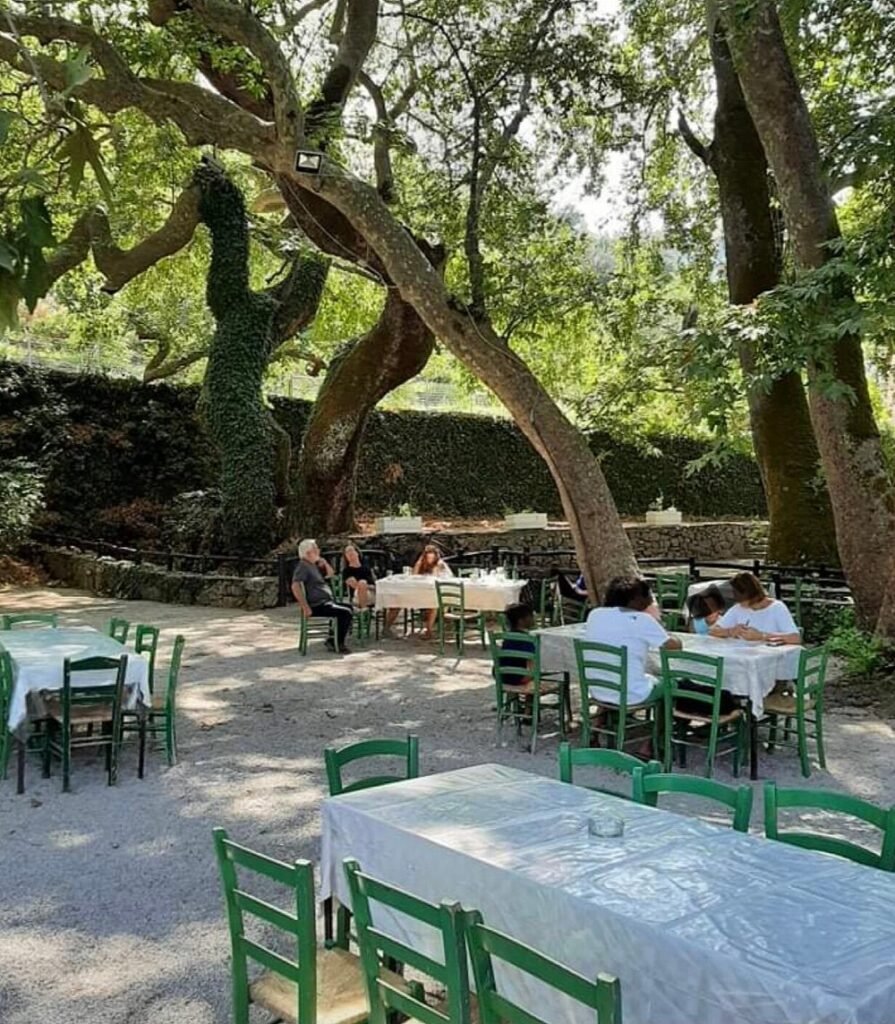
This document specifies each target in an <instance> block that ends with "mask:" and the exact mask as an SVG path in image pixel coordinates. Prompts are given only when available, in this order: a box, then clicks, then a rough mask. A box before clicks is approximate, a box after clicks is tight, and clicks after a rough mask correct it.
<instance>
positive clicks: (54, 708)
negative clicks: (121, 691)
mask: <svg viewBox="0 0 895 1024" xmlns="http://www.w3.org/2000/svg"><path fill="white" fill-rule="evenodd" d="M45 717H46V718H52V719H53V721H54V722H61V721H62V705H61V704H60V703H59V701H55V700H54V701H48V702H47V705H46V715H45ZM69 721H70V722H71V724H72V725H93V724H95V723H97V722H111V721H112V705H111V704H76V705H75V706H74V707H73V708H72V709H71V714H70V716H69Z"/></svg>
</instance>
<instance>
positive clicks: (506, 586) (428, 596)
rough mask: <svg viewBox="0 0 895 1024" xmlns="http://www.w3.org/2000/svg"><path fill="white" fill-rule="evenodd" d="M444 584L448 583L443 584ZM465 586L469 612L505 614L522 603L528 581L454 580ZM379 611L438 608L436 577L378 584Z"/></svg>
mask: <svg viewBox="0 0 895 1024" xmlns="http://www.w3.org/2000/svg"><path fill="white" fill-rule="evenodd" d="M442 582H444V580H442ZM454 582H460V583H462V584H463V586H464V595H465V599H466V609H467V611H475V612H477V611H483V612H502V611H503V610H504V608H506V606H507V605H508V604H513V603H514V602H516V601H518V600H519V595H520V593H521V592H522V588H523V587H524V586H525V584H526V583H527V582H528V581H527V580H511V579H506V578H504V579H501V578H500V577H496V576H486V577H485V578H484V579H481V580H473V579H467V578H466V577H464V578H463V579H462V580H456V579H455V580H454ZM376 607H377V608H437V607H438V598H437V596H436V594H435V577H434V576H386V578H385V579H382V580H377V581H376Z"/></svg>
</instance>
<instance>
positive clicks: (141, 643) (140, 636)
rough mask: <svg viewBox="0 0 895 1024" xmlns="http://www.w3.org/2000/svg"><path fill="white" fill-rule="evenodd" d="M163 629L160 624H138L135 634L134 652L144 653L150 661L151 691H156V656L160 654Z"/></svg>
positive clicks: (149, 677)
mask: <svg viewBox="0 0 895 1024" xmlns="http://www.w3.org/2000/svg"><path fill="white" fill-rule="evenodd" d="M160 633H161V630H160V629H159V628H158V626H147V625H145V624H144V623H140V624H138V625H137V632H136V634H135V635H134V653H135V654H144V655H145V656H146V660H147V661H148V662H149V676H148V679H149V692H150V693H155V657H156V654H158V640H159V635H160Z"/></svg>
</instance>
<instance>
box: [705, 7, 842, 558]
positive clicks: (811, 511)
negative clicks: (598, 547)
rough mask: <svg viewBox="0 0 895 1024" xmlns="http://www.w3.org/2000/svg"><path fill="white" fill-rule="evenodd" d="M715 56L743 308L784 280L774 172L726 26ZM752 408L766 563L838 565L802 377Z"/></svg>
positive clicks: (748, 349) (748, 361)
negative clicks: (766, 523) (766, 526)
mask: <svg viewBox="0 0 895 1024" xmlns="http://www.w3.org/2000/svg"><path fill="white" fill-rule="evenodd" d="M711 50H712V64H713V66H714V71H715V81H716V83H717V106H716V108H715V137H714V140H713V142H712V144H711V146H710V147H709V153H708V159H709V164H710V166H711V169H712V170H713V171H714V173H715V176H716V178H717V180H718V191H719V196H720V204H721V220H722V223H723V225H724V248H725V254H726V263H727V288H728V293H729V295H730V301H731V302H732V303H733V304H734V305H742V306H745V305H749V304H750V303H752V302H754V301H755V299H757V298H758V296H759V295H761V294H762V293H763V292H766V291H769V290H770V289H772V288H774V287H775V286H776V285H777V284H779V281H780V261H779V258H778V255H777V246H776V238H775V230H774V222H773V219H772V214H771V194H770V187H769V181H768V165H767V158H766V157H765V153H764V149H763V148H762V145H761V140H760V139H759V137H758V133H757V132H756V130H755V125H754V123H753V121H752V117H751V115H750V113H749V108H748V107H747V105H746V99H745V97H744V96H743V91H742V89H741V87H740V83H739V79H738V78H737V74H736V71H735V69H734V67H733V60H732V57H731V54H730V49H729V47H728V45H727V41H726V39H725V38H724V33H723V30H722V29H721V27H720V25H719V26H716V29H715V31H714V32H713V33H712V38H711ZM739 355H740V363H741V365H742V367H743V371H744V374H745V376H746V378H747V380H748V379H749V377H750V376H751V375H752V373H753V372H754V370H755V365H756V354H755V351H754V349H753V346H752V345H749V344H743V345H742V346H741V348H740V353H739ZM748 401H749V419H750V424H751V428H752V440H753V444H754V446H755V454H756V456H757V457H758V465H759V468H760V470H761V477H762V482H763V484H764V490H765V495H766V497H767V502H768V513H769V518H770V533H769V537H768V558H769V559H771V560H772V561H777V562H781V563H784V564H789V565H793V564H797V563H799V562H801V561H807V562H828V563H830V562H832V563H833V564H835V563H836V562H838V559H839V556H838V553H837V550H836V532H835V527H834V525H833V511H832V508H831V507H830V499H829V495H828V494H827V490H826V487H825V486H824V485H823V484H822V483H819V482H818V480H817V477H818V470H819V463H820V455H819V453H818V450H817V444H816V442H815V440H814V431H813V429H812V427H811V417H810V414H809V411H808V401H807V399H806V397H805V389H804V387H803V386H802V380H801V377H800V376H799V374H797V373H795V372H790V373H786V374H784V375H783V376H782V377H778V378H777V379H776V380H774V381H773V383H772V384H771V386H770V388H769V389H767V390H766V389H765V388H763V387H761V386H755V385H753V386H751V387H749V390H748Z"/></svg>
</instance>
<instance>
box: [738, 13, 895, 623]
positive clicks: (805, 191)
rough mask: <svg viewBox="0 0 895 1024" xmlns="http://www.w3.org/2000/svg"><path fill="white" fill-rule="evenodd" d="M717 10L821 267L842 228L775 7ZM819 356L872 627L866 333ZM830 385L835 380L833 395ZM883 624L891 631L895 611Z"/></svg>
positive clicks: (821, 392)
mask: <svg viewBox="0 0 895 1024" xmlns="http://www.w3.org/2000/svg"><path fill="white" fill-rule="evenodd" d="M719 7H720V10H721V12H722V16H723V19H724V25H725V29H726V31H727V37H728V39H729V40H730V42H731V50H732V52H733V55H734V63H735V66H736V70H737V74H738V75H739V79H740V82H741V84H742V87H743V93H744V95H745V97H746V102H747V103H748V105H749V111H750V113H751V114H752V120H753V121H754V122H755V127H756V129H757V131H758V135H759V138H760V139H761V142H762V146H763V147H764V151H765V153H766V154H767V158H768V163H769V165H770V167H771V170H772V171H773V173H774V179H775V180H776V182H777V187H778V189H779V193H780V202H781V204H782V206H783V212H784V215H785V217H786V223H787V227H788V229H789V234H790V238H791V239H792V243H793V249H794V252H795V257H796V261H797V263H798V265H799V266H800V267H801V268H803V269H805V270H812V269H815V268H818V267H821V266H823V264H824V263H826V262H827V261H828V260H829V259H830V258H831V251H830V246H829V243H830V242H834V241H836V240H837V239H838V238H840V237H841V232H840V228H839V222H838V219H837V216H836V210H835V207H834V204H833V200H832V197H831V195H830V188H829V183H828V182H827V179H826V176H825V174H824V169H823V162H822V159H821V155H820V147H819V145H818V141H817V135H816V133H815V131H814V125H813V124H812V121H811V114H810V113H809V111H808V106H807V104H806V102H805V97H804V96H803V95H802V90H801V87H800V86H799V82H798V80H797V78H796V75H795V71H794V69H793V66H792V62H791V60H790V57H789V53H788V51H787V48H786V41H785V39H784V36H783V29H782V27H781V25H780V19H779V16H778V13H777V7H776V4H774V3H773V2H772V0H754V2H752V3H751V4H750V5H748V7H747V6H745V5H740V4H738V3H735V2H733V0H721V2H720V4H719ZM842 297H845V298H847V297H848V296H847V295H845V296H842ZM822 356H823V358H821V359H818V360H816V361H815V363H814V364H813V365H812V366H810V367H809V382H810V391H809V401H810V409H811V422H812V425H813V427H814V434H815V437H816V439H817V446H818V449H819V451H820V454H821V458H822V459H823V467H824V471H825V473H826V478H827V486H828V488H829V492H830V500H831V502H832V505H833V515H834V517H835V521H836V539H837V543H838V547H839V555H840V558H841V561H842V565H843V567H844V569H845V571H846V574H847V576H848V581H849V584H850V586H851V590H852V593H853V595H854V598H855V606H856V609H857V612H858V615H859V618H860V620H861V621H862V622H863V623H864V624H865V625H868V626H873V625H876V624H877V621H878V619H879V618H880V608H881V605H882V596H883V589H882V588H881V586H880V576H881V573H882V574H885V572H886V569H887V564H888V563H889V562H890V561H891V557H892V555H891V553H892V549H893V538H895V517H893V513H895V507H893V493H892V487H891V483H890V481H889V476H888V471H887V467H886V460H885V457H884V455H883V451H882V445H881V443H880V435H879V429H878V428H877V425H876V419H875V417H874V415H873V407H872V406H871V403H870V393H869V389H868V387H867V376H866V373H865V369H864V353H863V350H862V347H861V339H860V337H859V336H858V335H856V334H850V333H847V334H844V335H842V336H841V337H839V338H838V339H837V340H836V341H835V342H832V343H831V344H830V349H829V351H828V352H825V353H823V354H822ZM831 382H832V383H834V384H835V385H836V390H835V391H834V392H832V393H831V391H830V388H829V384H830V383H831ZM881 560H882V563H883V564H881ZM893 605H895V602H893ZM885 628H886V629H887V630H888V629H893V630H895V613H893V619H892V621H891V622H889V623H887V624H886V625H885Z"/></svg>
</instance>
